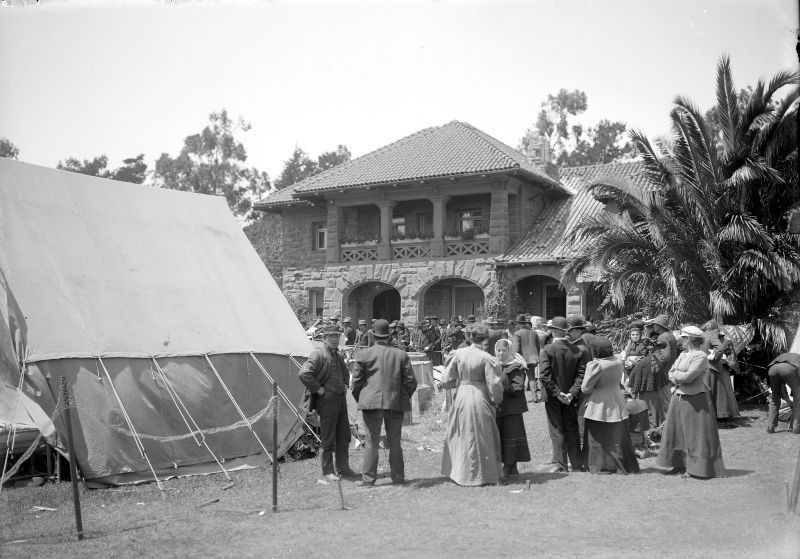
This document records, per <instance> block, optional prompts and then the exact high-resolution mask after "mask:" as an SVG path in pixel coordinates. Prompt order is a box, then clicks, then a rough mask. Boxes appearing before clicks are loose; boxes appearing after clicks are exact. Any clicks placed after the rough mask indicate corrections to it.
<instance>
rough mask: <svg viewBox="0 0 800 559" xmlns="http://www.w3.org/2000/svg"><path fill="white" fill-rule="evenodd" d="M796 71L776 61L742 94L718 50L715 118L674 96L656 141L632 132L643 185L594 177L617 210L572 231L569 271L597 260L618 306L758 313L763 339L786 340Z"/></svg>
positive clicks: (793, 263)
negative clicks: (769, 74) (771, 72)
mask: <svg viewBox="0 0 800 559" xmlns="http://www.w3.org/2000/svg"><path fill="white" fill-rule="evenodd" d="M797 78H798V75H797V74H794V73H790V72H780V73H778V74H776V75H775V76H774V77H773V78H772V80H770V82H769V83H768V84H765V83H764V82H763V81H759V82H758V84H757V85H756V87H755V88H754V89H753V91H752V94H751V95H750V96H749V98H747V99H744V98H741V99H740V98H739V97H737V94H736V90H735V88H734V87H733V80H732V77H731V69H730V61H729V59H728V58H727V57H726V56H724V57H722V58H721V60H720V62H719V65H718V69H717V103H716V106H715V107H714V113H715V117H716V118H714V119H713V120H715V121H716V122H717V126H712V125H710V124H709V122H708V121H707V118H706V117H704V116H703V115H702V114H701V113H700V112H699V111H698V109H697V108H696V107H695V106H694V105H693V104H692V103H691V101H689V100H688V99H686V98H684V97H678V98H676V100H675V104H674V107H673V109H672V111H671V113H670V118H671V123H672V133H671V136H670V138H669V139H668V141H667V142H665V143H662V144H661V145H653V144H651V143H650V141H649V140H648V139H647V137H646V136H645V135H644V134H642V133H641V132H632V133H631V139H632V141H633V144H634V146H635V148H636V151H637V153H638V155H639V157H640V158H641V160H642V162H643V166H644V172H645V176H646V181H645V182H646V184H645V185H644V186H636V185H633V184H630V183H628V182H626V181H624V180H620V179H615V178H613V177H610V178H608V179H607V180H603V181H602V182H599V183H595V184H592V185H590V186H589V188H590V189H591V190H592V191H593V193H594V196H595V198H597V199H599V200H601V201H605V202H614V205H613V206H612V207H615V208H616V209H617V211H616V212H602V213H601V214H600V215H595V216H588V217H586V218H584V219H583V220H582V221H581V222H580V223H579V225H578V226H577V227H576V228H575V229H574V230H573V231H572V232H571V234H570V240H571V241H572V242H573V243H575V244H576V245H577V246H578V247H581V248H579V256H578V258H577V259H576V260H575V261H574V262H572V263H571V264H569V265H568V266H567V267H566V268H565V270H564V274H565V275H574V274H578V273H580V272H582V271H584V270H586V269H593V270H597V271H599V273H600V282H601V285H602V286H603V288H604V289H605V292H606V294H607V302H608V303H609V304H610V305H612V306H615V307H618V308H624V307H626V306H631V305H633V306H636V307H639V308H644V309H645V310H648V311H651V312H657V311H660V312H668V313H671V314H672V315H673V316H675V317H676V318H677V319H678V320H687V321H703V320H705V319H707V318H708V317H709V316H712V317H714V318H716V319H717V320H724V321H727V322H737V323H741V322H751V321H755V322H756V324H757V327H758V329H759V331H760V333H761V335H762V337H763V339H764V340H765V341H767V342H768V343H770V344H771V345H773V347H775V348H776V349H779V348H784V347H786V340H787V333H788V330H789V329H790V326H789V322H787V320H788V319H791V317H787V316H785V313H783V314H782V312H781V310H785V309H786V308H788V304H789V301H790V295H791V293H792V291H793V290H794V289H795V287H796V286H798V284H800V252H799V251H798V242H797V239H795V238H793V237H792V236H791V235H789V234H788V232H787V224H788V221H787V219H786V217H787V210H788V211H789V212H791V211H794V210H795V209H797V207H798V201H800V195H798V181H797V172H796V170H795V169H796V158H797V144H796V141H795V140H794V138H795V134H796V131H797V124H796V118H797V106H798V103H797V100H798V88H797V87H796V85H795V84H796V82H797ZM790 85H795V87H793V88H792V90H791V91H790V92H789V93H788V95H786V96H785V97H784V98H783V99H782V100H777V96H776V93H777V92H778V91H779V90H781V89H782V88H784V87H786V86H790ZM795 324H796V321H795Z"/></svg>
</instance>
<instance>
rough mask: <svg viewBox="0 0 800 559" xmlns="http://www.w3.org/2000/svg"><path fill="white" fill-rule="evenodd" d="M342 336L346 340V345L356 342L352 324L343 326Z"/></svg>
mask: <svg viewBox="0 0 800 559" xmlns="http://www.w3.org/2000/svg"><path fill="white" fill-rule="evenodd" d="M344 337H345V339H346V340H347V341H346V342H345V343H346V344H347V345H354V344H355V343H356V329H355V328H353V327H352V326H345V328H344Z"/></svg>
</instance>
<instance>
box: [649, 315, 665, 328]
mask: <svg viewBox="0 0 800 559" xmlns="http://www.w3.org/2000/svg"><path fill="white" fill-rule="evenodd" d="M645 324H658V325H659V326H663V327H664V328H666V329H667V330H669V318H668V317H667V315H665V314H660V315H658V316H657V317H655V318H653V319H650V320H647V321H645Z"/></svg>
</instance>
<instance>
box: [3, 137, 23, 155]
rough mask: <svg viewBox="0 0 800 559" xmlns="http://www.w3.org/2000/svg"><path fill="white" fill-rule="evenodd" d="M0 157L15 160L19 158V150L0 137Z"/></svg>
mask: <svg viewBox="0 0 800 559" xmlns="http://www.w3.org/2000/svg"><path fill="white" fill-rule="evenodd" d="M0 157H7V158H9V159H17V158H18V157H19V148H18V147H17V146H15V145H14V143H13V142H12V141H11V140H9V139H8V138H3V137H0Z"/></svg>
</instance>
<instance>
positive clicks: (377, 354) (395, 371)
mask: <svg viewBox="0 0 800 559" xmlns="http://www.w3.org/2000/svg"><path fill="white" fill-rule="evenodd" d="M374 335H375V345H373V346H371V347H368V348H366V349H365V350H364V351H362V352H360V353H359V354H358V357H357V358H356V362H355V367H354V369H353V397H354V398H355V399H356V401H357V402H358V409H360V410H361V415H362V417H363V418H364V425H365V427H366V429H367V441H366V448H365V449H364V463H363V466H362V468H361V472H362V473H361V480H360V481H357V482H356V485H362V486H363V485H366V486H371V485H375V481H376V480H377V478H378V445H379V443H380V440H381V424H382V425H383V426H384V428H385V430H386V439H387V444H388V446H389V467H390V469H391V475H392V483H395V484H402V483H404V482H405V464H404V462H403V448H402V446H401V444H400V439H401V430H402V426H403V414H404V412H407V411H411V395H412V394H413V393H414V391H415V390H416V389H417V378H416V377H415V376H414V370H413V369H412V368H411V361H410V360H409V358H408V354H407V353H406V352H405V351H402V350H400V349H397V348H394V347H391V346H389V336H390V332H389V323H388V322H387V321H385V320H383V319H380V320H376V321H375V327H374Z"/></svg>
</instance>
